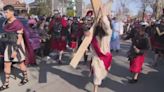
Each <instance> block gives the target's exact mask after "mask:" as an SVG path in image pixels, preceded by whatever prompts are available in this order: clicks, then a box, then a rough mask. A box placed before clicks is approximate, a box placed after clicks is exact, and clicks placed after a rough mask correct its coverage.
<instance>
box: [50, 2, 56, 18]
mask: <svg viewBox="0 0 164 92" xmlns="http://www.w3.org/2000/svg"><path fill="white" fill-rule="evenodd" d="M54 3H55V2H54V0H51V13H52V15H53V14H54Z"/></svg>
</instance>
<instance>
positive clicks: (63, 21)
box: [61, 18, 68, 27]
mask: <svg viewBox="0 0 164 92" xmlns="http://www.w3.org/2000/svg"><path fill="white" fill-rule="evenodd" d="M61 24H62V27H67V25H68V23H67V20H65V19H64V18H62V20H61Z"/></svg>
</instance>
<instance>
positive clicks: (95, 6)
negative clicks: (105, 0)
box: [70, 0, 102, 68]
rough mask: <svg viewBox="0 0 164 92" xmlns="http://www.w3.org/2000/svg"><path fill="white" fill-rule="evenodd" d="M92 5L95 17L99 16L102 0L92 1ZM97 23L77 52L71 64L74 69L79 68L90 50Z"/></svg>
mask: <svg viewBox="0 0 164 92" xmlns="http://www.w3.org/2000/svg"><path fill="white" fill-rule="evenodd" d="M91 3H92V7H93V10H94V14H95V16H98V13H99V10H100V7H101V5H102V2H101V0H91ZM96 20H97V19H96ZM96 23H97V21H95V22H94V24H93V25H92V27H91V28H90V30H89V32H90V36H87V37H85V38H84V40H83V42H82V43H81V45H80V47H79V49H78V50H77V52H76V53H75V55H74V57H73V58H72V60H71V62H70V65H71V66H72V67H73V68H76V67H77V65H78V64H79V62H80V60H81V58H82V57H83V55H84V53H85V51H86V49H87V48H88V46H89V44H90V43H91V40H92V37H93V31H94V27H95V24H96Z"/></svg>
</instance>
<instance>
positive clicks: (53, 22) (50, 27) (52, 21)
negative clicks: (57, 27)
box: [48, 19, 55, 32]
mask: <svg viewBox="0 0 164 92" xmlns="http://www.w3.org/2000/svg"><path fill="white" fill-rule="evenodd" d="M54 24H55V20H54V19H52V20H51V21H50V24H49V26H48V28H49V30H50V32H52V31H53V26H54Z"/></svg>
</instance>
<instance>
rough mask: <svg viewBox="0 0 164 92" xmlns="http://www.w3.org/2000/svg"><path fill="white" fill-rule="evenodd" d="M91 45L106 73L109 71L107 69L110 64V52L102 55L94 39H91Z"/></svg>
mask: <svg viewBox="0 0 164 92" xmlns="http://www.w3.org/2000/svg"><path fill="white" fill-rule="evenodd" d="M91 44H92V46H93V48H94V50H95V52H96V54H97V55H98V57H99V58H100V60H102V61H103V63H104V66H105V69H106V70H107V71H108V69H109V67H110V66H111V63H112V54H111V53H110V52H108V53H106V54H103V53H102V52H101V49H100V47H99V46H98V41H97V39H96V38H95V37H94V38H93V39H92V42H91Z"/></svg>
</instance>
